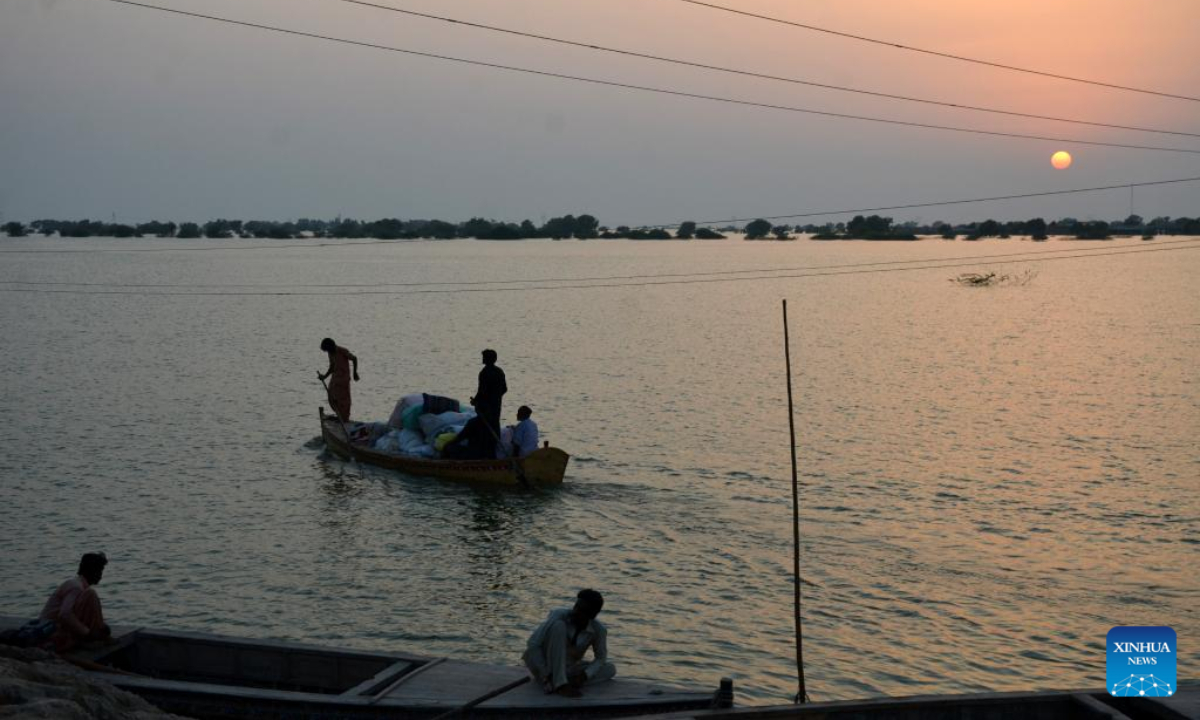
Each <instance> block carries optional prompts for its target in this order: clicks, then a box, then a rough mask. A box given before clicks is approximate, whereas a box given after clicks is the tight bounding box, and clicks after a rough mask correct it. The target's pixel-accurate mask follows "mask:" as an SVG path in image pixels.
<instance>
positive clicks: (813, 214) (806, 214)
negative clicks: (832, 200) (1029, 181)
mask: <svg viewBox="0 0 1200 720" xmlns="http://www.w3.org/2000/svg"><path fill="white" fill-rule="evenodd" d="M1197 181H1200V177H1190V178H1179V179H1176V180H1153V181H1149V182H1140V183H1123V184H1121V185H1101V186H1099V187H1090V188H1076V189H1074V190H1047V191H1045V192H1032V193H1020V194H1017V195H993V196H992V197H985V198H970V199H967V200H939V201H938V202H928V203H908V204H907V205H886V206H883V207H873V208H856V209H854V210H820V211H816V212H801V213H792V214H790V215H766V216H763V215H759V216H757V217H744V218H728V219H725V220H696V221H695V222H696V224H697V225H705V226H708V225H720V224H723V223H737V222H751V221H754V220H786V219H790V218H802V217H819V216H822V215H849V214H851V213H856V214H861V213H868V212H882V211H884V210H911V209H915V208H926V207H941V206H943V205H966V204H970V203H982V202H993V201H997V200H1023V199H1026V198H1035V197H1047V196H1050V195H1074V194H1077V193H1088V192H1098V191H1100V190H1127V189H1129V188H1135V187H1148V186H1151V185H1171V184H1174V183H1189V182H1197ZM677 224H678V223H667V224H665V225H642V226H640V227H648V228H656V227H657V228H664V227H674V226H675V225H677Z"/></svg>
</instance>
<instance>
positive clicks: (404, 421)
mask: <svg viewBox="0 0 1200 720" xmlns="http://www.w3.org/2000/svg"><path fill="white" fill-rule="evenodd" d="M473 417H475V410H474V409H472V408H471V407H466V408H464V407H463V405H462V403H460V402H459V401H458V400H455V399H454V398H448V397H442V396H439V395H430V394H428V393H413V394H411V395H405V396H404V397H402V398H400V400H399V401H397V403H396V408H395V409H394V410H392V415H391V417H389V418H388V421H387V422H386V423H378V422H377V423H351V424H350V425H348V426H347V428H346V430H347V432H349V434H350V441H351V442H352V443H354V444H356V445H369V446H370V447H371V448H373V449H374V450H378V451H380V452H387V453H396V454H399V455H411V456H413V457H421V458H439V457H442V451H443V450H444V449H445V447H446V445H448V444H449V443H450V442H451V441H452V440H454V438H455V437H457V436H458V434H459V433H460V432H462V429H463V427H465V426H466V424H467V421H469V420H470V419H471V418H473Z"/></svg>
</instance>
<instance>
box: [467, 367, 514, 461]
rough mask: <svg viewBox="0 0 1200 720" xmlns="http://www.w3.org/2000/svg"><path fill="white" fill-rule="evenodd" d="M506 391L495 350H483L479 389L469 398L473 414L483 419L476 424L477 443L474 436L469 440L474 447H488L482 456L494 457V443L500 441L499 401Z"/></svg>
mask: <svg viewBox="0 0 1200 720" xmlns="http://www.w3.org/2000/svg"><path fill="white" fill-rule="evenodd" d="M506 392H508V383H506V382H505V381H504V371H503V370H501V369H500V368H499V367H497V365H496V351H495V350H484V351H483V369H482V370H480V371H479V389H477V390H476V391H475V396H474V397H472V398H471V404H472V405H474V406H475V414H477V415H478V416H479V417H481V418H482V419H483V422H484V425H482V426H478V429H477V432H478V433H479V436H480V437H479V444H475V439H474V437H472V438H471V440H470V441H469V442H470V444H471V445H473V446H474V447H476V448H489V450H488V451H487V455H485V456H484V457H489V458H494V457H496V445H497V444H498V443H499V442H500V403H501V399H502V398H503V397H504V393H506ZM485 439H486V440H487V441H485Z"/></svg>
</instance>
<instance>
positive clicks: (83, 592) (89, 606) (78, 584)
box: [38, 552, 112, 653]
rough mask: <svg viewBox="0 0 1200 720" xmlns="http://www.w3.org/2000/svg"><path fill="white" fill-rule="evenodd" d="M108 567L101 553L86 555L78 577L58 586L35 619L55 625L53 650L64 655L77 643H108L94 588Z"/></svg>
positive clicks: (108, 634) (107, 635)
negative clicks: (104, 641)
mask: <svg viewBox="0 0 1200 720" xmlns="http://www.w3.org/2000/svg"><path fill="white" fill-rule="evenodd" d="M107 564H108V558H107V557H105V556H104V553H102V552H101V553H87V554H86V555H84V556H83V558H82V559H80V561H79V574H78V575H76V576H75V577H73V578H70V579H69V580H66V581H65V582H63V584H62V585H59V586H58V589H57V590H55V591H54V594H53V595H51V596H50V599H49V600H47V601H46V606H45V607H43V608H42V613H41V615H39V616H38V619H39V620H51V621H53V622H54V624H55V629H54V636H53V641H54V649H55V650H56V651H58V652H60V653H62V652H67V651H68V650H71V649H72V648H74V647H76V646H77V645H79V644H80V643H85V642H93V641H96V640H107V639H108V638H109V637H110V636H111V635H112V630H110V629H109V627H108V625H107V624H106V623H105V622H104V613H103V612H102V611H101V610H100V595H99V594H98V593H97V592H96V588H95V587H94V586H95V585H98V584H99V583H100V578H101V577H103V576H104V566H105V565H107Z"/></svg>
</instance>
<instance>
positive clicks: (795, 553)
mask: <svg viewBox="0 0 1200 720" xmlns="http://www.w3.org/2000/svg"><path fill="white" fill-rule="evenodd" d="M783 357H784V361H785V362H786V363H787V386H788V434H789V435H790V436H791V449H792V578H793V587H794V589H795V605H794V607H795V615H796V681H797V690H796V702H797V703H806V702H808V689H807V688H806V687H805V685H804V634H803V632H802V630H801V625H800V476H799V473H798V472H797V470H796V413H795V410H794V409H793V404H792V349H791V340H790V339H789V337H788V319H787V300H784V301H783Z"/></svg>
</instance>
